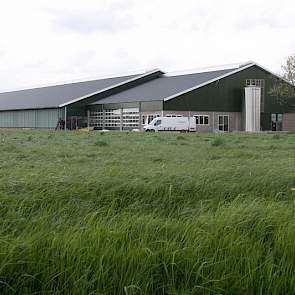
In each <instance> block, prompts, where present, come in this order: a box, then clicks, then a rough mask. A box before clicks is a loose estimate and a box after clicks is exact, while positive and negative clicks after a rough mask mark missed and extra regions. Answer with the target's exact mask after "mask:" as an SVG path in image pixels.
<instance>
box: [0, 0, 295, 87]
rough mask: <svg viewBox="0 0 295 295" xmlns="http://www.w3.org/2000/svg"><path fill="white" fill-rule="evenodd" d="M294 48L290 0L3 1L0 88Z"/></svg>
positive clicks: (278, 55)
mask: <svg viewBox="0 0 295 295" xmlns="http://www.w3.org/2000/svg"><path fill="white" fill-rule="evenodd" d="M294 52H295V3H294V0H280V1H277V0H255V1H254V0H247V1H244V0H228V1H215V0H214V1H213V0H181V1H177V0H109V1H107V0H79V1H75V0H26V1H23V0H18V1H15V0H9V1H2V3H1V10H0V90H7V89H17V88H23V87H25V88H26V87H30V86H36V85H40V84H47V83H54V82H64V81H71V80H79V79H87V78H90V79H91V78H96V77H100V76H108V75H111V74H124V73H129V72H139V71H145V70H149V69H153V68H161V69H163V70H166V71H174V70H184V69H192V68H198V67H204V66H211V65H219V64H227V63H235V62H240V61H248V60H254V61H256V62H258V63H260V64H262V65H263V66H265V67H267V68H269V69H270V70H272V71H274V72H279V71H280V67H281V64H282V63H284V61H285V58H286V56H288V55H290V54H292V53H294Z"/></svg>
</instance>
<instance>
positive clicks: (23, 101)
mask: <svg viewBox="0 0 295 295" xmlns="http://www.w3.org/2000/svg"><path fill="white" fill-rule="evenodd" d="M137 76H139V75H130V76H122V77H116V78H108V79H100V80H93V81H87V82H76V83H70V84H64V85H56V86H47V87H41V88H33V89H25V90H18V91H12V92H4V93H0V110H18V109H40V108H55V107H58V106H59V105H61V104H63V103H66V102H68V101H71V100H74V99H77V98H79V97H83V96H86V95H87V94H91V93H93V92H96V91H99V90H103V89H105V88H107V87H111V86H113V85H116V84H119V83H122V82H124V81H127V80H129V79H132V78H134V77H137Z"/></svg>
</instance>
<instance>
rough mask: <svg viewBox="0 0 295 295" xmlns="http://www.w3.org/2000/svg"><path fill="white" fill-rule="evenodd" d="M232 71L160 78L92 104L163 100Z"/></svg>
mask: <svg viewBox="0 0 295 295" xmlns="http://www.w3.org/2000/svg"><path fill="white" fill-rule="evenodd" d="M233 70H235V68H234V69H226V70H219V71H210V72H202V73H196V74H187V75H178V76H162V77H160V78H157V79H155V80H152V81H149V82H147V83H144V84H141V85H138V86H136V87H133V88H130V89H128V90H125V91H122V92H119V93H117V94H115V95H112V96H109V97H106V98H103V99H100V100H98V101H96V102H94V103H93V104H105V103H117V102H134V101H149V100H164V98H166V97H169V96H172V95H175V94H177V93H179V92H182V91H185V90H187V89H190V88H192V87H195V86H198V85H201V84H203V83H205V82H207V81H210V80H212V79H215V78H217V77H219V76H222V75H225V74H228V73H230V72H232V71H233Z"/></svg>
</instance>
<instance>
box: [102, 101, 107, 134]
mask: <svg viewBox="0 0 295 295" xmlns="http://www.w3.org/2000/svg"><path fill="white" fill-rule="evenodd" d="M105 127H106V110H105V109H104V106H102V129H103V130H104V129H105Z"/></svg>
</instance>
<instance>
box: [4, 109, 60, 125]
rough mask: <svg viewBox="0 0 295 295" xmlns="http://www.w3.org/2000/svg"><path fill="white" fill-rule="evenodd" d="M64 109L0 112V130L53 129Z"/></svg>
mask: <svg viewBox="0 0 295 295" xmlns="http://www.w3.org/2000/svg"><path fill="white" fill-rule="evenodd" d="M59 118H64V109H41V110H16V111H1V112H0V127H1V128H55V127H56V124H57V122H58V119H59Z"/></svg>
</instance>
